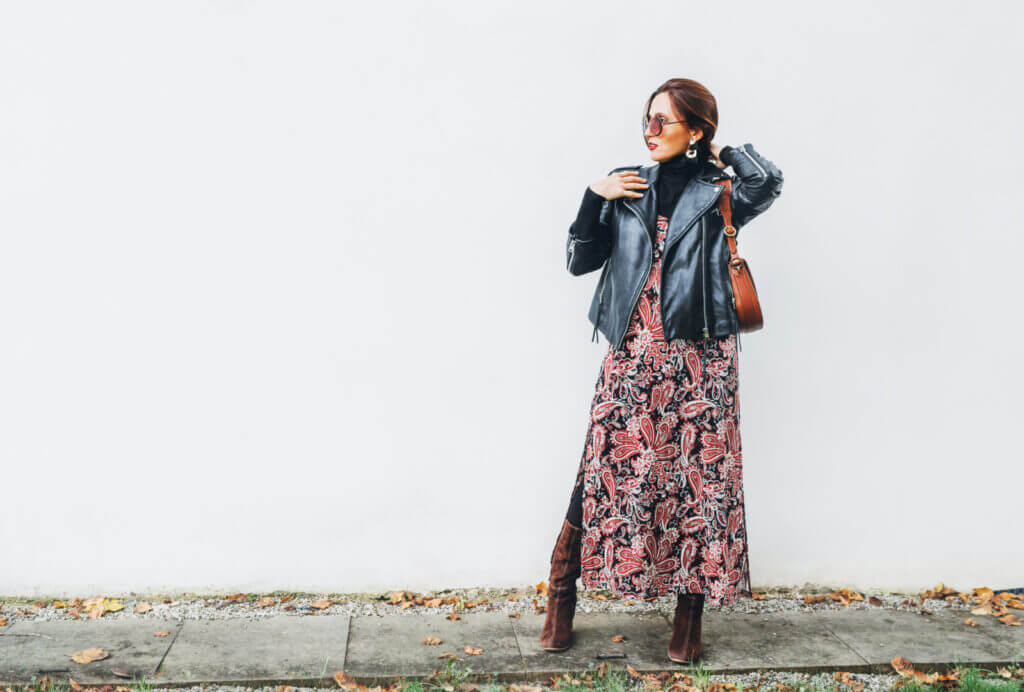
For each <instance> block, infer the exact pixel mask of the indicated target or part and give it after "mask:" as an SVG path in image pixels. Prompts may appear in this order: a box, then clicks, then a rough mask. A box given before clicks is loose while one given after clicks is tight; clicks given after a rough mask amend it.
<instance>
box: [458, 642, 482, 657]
mask: <svg viewBox="0 0 1024 692" xmlns="http://www.w3.org/2000/svg"><path fill="white" fill-rule="evenodd" d="M463 651H465V652H466V653H467V654H469V655H470V656H479V655H480V654H482V653H483V652H484V650H483V649H481V648H480V647H479V646H473V645H471V644H466V648H465V649H463Z"/></svg>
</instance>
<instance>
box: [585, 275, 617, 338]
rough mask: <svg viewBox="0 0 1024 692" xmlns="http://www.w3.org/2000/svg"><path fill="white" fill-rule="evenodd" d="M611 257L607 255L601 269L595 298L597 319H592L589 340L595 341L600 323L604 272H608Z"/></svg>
mask: <svg viewBox="0 0 1024 692" xmlns="http://www.w3.org/2000/svg"><path fill="white" fill-rule="evenodd" d="M611 261H612V258H611V257H609V258H608V259H607V260H606V261H605V263H604V269H602V270H601V293H600V295H599V296H598V298H597V319H596V320H594V333H593V334H591V335H590V340H591V341H592V342H593V341H597V340H598V339H597V327H598V325H600V324H601V306H602V305H603V304H604V282H605V279H604V277H605V274H607V273H608V265H609V264H610V263H611Z"/></svg>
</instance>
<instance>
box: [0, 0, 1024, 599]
mask: <svg viewBox="0 0 1024 692" xmlns="http://www.w3.org/2000/svg"><path fill="white" fill-rule="evenodd" d="M1021 14H1022V12H1021V8H1020V5H1019V4H1018V3H1013V2H976V3H972V4H971V5H970V7H965V6H963V5H962V3H953V2H901V3H892V2H885V3H883V2H881V1H876V2H863V1H862V2H855V3H854V2H850V3H844V4H842V5H836V4H833V3H820V2H773V3H753V2H742V3H717V4H713V5H708V4H706V3H701V4H698V3H671V2H663V3H660V4H657V5H654V6H627V5H623V4H622V3H620V2H594V1H593V0H591V1H589V2H576V3H572V4H569V3H539V2H529V3H524V2H521V1H517V2H509V3H502V4H496V3H475V2H459V3H414V2H403V3H397V4H391V5H388V4H385V5H378V6H372V5H367V4H365V3H360V4H359V5H355V4H352V3H341V2H327V1H320V2H314V1H310V2H227V1H224V2H196V1H179V2H174V3H157V2H129V1H127V0H125V1H123V2H113V1H106V2H95V3H88V4H84V3H78V2H70V1H66V0H65V1H63V2H29V1H27V0H26V1H23V2H6V3H4V4H3V5H0V234H2V235H0V326H2V338H0V459H2V472H0V486H2V488H0V593H6V594H19V595H20V594H33V595H41V594H69V595H86V594H90V593H99V592H102V593H112V592H117V591H122V590H135V591H140V592H143V593H145V592H149V591H157V590H160V589H173V590H200V591H220V590H224V591H238V590H260V589H274V588H285V589H308V590H334V591H355V590H385V589H390V588H409V589H416V590H426V589H431V588H443V587H447V586H469V585H496V586H497V585H522V584H532V583H536V582H538V581H540V580H541V579H545V578H546V575H547V571H546V570H547V566H548V564H547V560H548V558H549V557H550V550H551V545H552V543H553V541H554V539H555V535H556V533H557V531H558V528H559V525H560V522H561V519H562V517H563V515H564V513H565V509H566V506H567V504H568V500H569V494H570V490H571V483H572V481H573V479H574V478H575V474H576V469H577V465H578V463H579V458H580V454H581V452H582V449H583V442H584V440H583V436H584V433H585V430H586V422H587V414H588V407H589V404H590V400H591V397H592V394H593V386H594V383H595V380H596V377H597V373H598V367H599V363H600V361H601V358H602V356H603V355H604V352H605V351H606V349H607V343H606V342H605V341H604V340H603V339H602V341H601V343H600V344H599V345H595V344H592V343H590V341H589V338H590V334H591V328H590V324H589V322H587V319H586V308H587V306H588V305H589V300H590V295H591V292H592V290H593V287H594V284H595V283H596V280H597V274H596V273H594V274H589V275H587V276H584V277H572V276H571V275H569V273H568V272H567V271H566V269H565V255H564V243H565V233H566V231H567V229H568V225H569V223H570V222H571V220H572V218H573V217H574V215H575V212H576V208H577V205H578V204H579V200H580V198H581V196H582V193H583V190H584V187H585V186H586V185H587V184H588V183H590V182H592V181H593V180H595V179H596V178H598V177H601V176H603V175H604V173H605V172H607V170H608V169H610V168H612V167H614V166H619V165H625V164H631V163H638V164H640V163H645V162H648V161H649V158H648V154H647V151H646V150H645V149H644V148H643V146H642V141H641V138H640V136H639V128H638V125H637V123H638V119H639V115H640V112H641V108H642V103H643V100H644V99H645V98H646V96H647V95H648V94H649V93H650V91H651V90H653V89H654V87H655V86H657V85H658V84H660V83H661V82H662V81H663V80H664V79H666V78H668V77H673V76H686V77H692V78H696V79H698V80H700V81H702V82H703V83H705V84H706V85H707V86H708V87H709V88H710V89H711V90H712V91H713V92H714V93H715V94H716V96H717V98H718V102H719V107H720V115H721V127H720V130H719V134H718V137H717V141H719V142H720V143H725V144H742V143H744V142H752V143H753V144H754V146H755V147H757V148H758V150H759V151H760V152H761V153H763V154H764V155H765V156H767V157H768V158H770V159H771V160H773V161H774V162H776V163H777V164H778V165H779V167H780V168H781V169H782V170H783V171H784V173H785V177H786V184H785V191H784V192H783V195H782V197H781V198H780V199H779V200H778V201H777V202H776V204H775V206H774V207H773V208H772V209H771V210H769V211H768V212H767V213H766V214H765V215H764V216H762V217H761V218H759V219H758V220H756V221H755V222H753V223H752V224H751V225H750V226H749V227H748V232H747V233H746V234H744V235H743V236H742V240H741V242H740V248H741V251H742V254H743V255H744V256H745V257H746V258H747V259H749V260H750V262H751V266H752V268H753V270H754V275H755V277H756V279H757V284H758V289H759V292H760V294H761V298H762V301H763V304H764V308H765V315H766V325H767V326H766V328H765V329H764V330H763V331H760V332H757V333H755V334H750V335H745V338H743V350H742V353H741V355H740V358H741V380H740V381H741V401H742V406H743V431H742V432H743V444H744V463H745V484H746V485H745V487H746V496H747V509H748V528H749V530H750V541H751V574H752V577H753V580H754V585H755V588H760V587H767V586H771V585H783V584H803V583H804V582H814V583H824V584H831V585H835V586H855V587H859V588H865V589H866V588H879V587H881V588H886V587H887V588H893V589H918V588H923V587H926V586H930V585H933V584H934V583H936V582H938V581H940V580H941V581H944V582H946V583H948V584H952V585H954V586H957V587H960V588H970V587H974V586H980V585H983V584H984V585H989V586H992V587H994V588H1007V587H1014V586H1022V585H1024V551H1021V550H1019V549H1017V548H1014V547H1013V546H1014V544H1015V542H1016V543H1019V541H1014V540H1013V539H1011V538H1010V536H1012V535H1019V532H1020V528H1021V514H1020V502H1021V498H1022V497H1024V496H1022V494H1021V490H1020V489H1021V487H1022V485H1024V465H1022V464H1021V453H1020V451H1019V448H1018V442H1017V432H1018V431H1019V428H1020V425H1019V420H1018V413H1019V411H1020V406H1019V404H1018V403H1017V402H1018V399H1019V396H1020V390H1021V385H1022V384H1024V369H1022V365H1021V359H1020V357H1019V356H1020V346H1019V344H1020V340H1019V338H1020V336H1021V334H1020V332H1021V327H1020V325H1019V319H1018V312H1019V311H1018V309H1017V308H1018V305H1017V303H1018V301H1017V300H1016V297H1015V293H1016V292H1017V291H1018V290H1019V285H1020V282H1019V275H1020V271H1019V269H1018V260H1017V257H1019V256H1020V254H1021V252H1022V251H1024V240H1022V238H1024V227H1022V223H1021V221H1022V218H1021V217H1022V213H1021V208H1022V207H1021V203H1020V200H1019V196H1020V190H1021V185H1022V183H1024V165H1022V155H1024V151H1022V149H1024V141H1022V140H1024V138H1022V136H1021V132H1020V122H1021V119H1022V116H1024V104H1022V99H1021V96H1020V92H1019V89H1017V88H1016V81H1015V79H1016V77H1015V72H1014V69H1015V68H1014V67H1013V66H1014V65H1019V64H1021V60H1022V55H1021V48H1020V43H1019V40H1018V38H1019V37H1018V36H1017V34H1016V27H1017V26H1019V24H1020V20H1021Z"/></svg>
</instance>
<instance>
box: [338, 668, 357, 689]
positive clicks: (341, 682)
mask: <svg viewBox="0 0 1024 692" xmlns="http://www.w3.org/2000/svg"><path fill="white" fill-rule="evenodd" d="M334 682H336V683H338V687H354V686H355V685H356V680H355V678H353V677H352V676H351V675H349V674H348V673H346V672H345V671H343V670H339V671H337V672H336V673H335V674H334Z"/></svg>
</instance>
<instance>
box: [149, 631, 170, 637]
mask: <svg viewBox="0 0 1024 692" xmlns="http://www.w3.org/2000/svg"><path fill="white" fill-rule="evenodd" d="M169 634H170V632H157V633H155V634H154V635H153V636H154V637H166V636H167V635H169Z"/></svg>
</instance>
